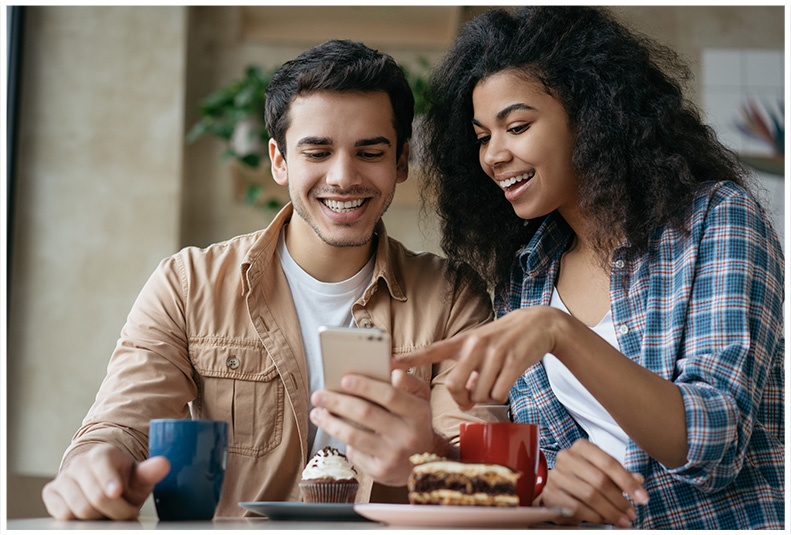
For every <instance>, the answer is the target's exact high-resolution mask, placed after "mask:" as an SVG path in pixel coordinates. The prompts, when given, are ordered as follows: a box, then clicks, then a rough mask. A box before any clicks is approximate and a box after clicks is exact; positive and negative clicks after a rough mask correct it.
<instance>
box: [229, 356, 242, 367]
mask: <svg viewBox="0 0 791 535" xmlns="http://www.w3.org/2000/svg"><path fill="white" fill-rule="evenodd" d="M239 364H241V362H239V359H238V358H236V357H235V356H230V357H228V360H226V361H225V365H226V366H228V369H230V370H235V369H236V368H238V367H239Z"/></svg>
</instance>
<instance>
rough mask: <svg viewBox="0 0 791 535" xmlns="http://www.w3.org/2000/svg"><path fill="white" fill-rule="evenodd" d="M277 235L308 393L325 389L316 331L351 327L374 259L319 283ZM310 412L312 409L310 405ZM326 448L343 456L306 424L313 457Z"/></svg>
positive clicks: (331, 441) (340, 446) (338, 446)
mask: <svg viewBox="0 0 791 535" xmlns="http://www.w3.org/2000/svg"><path fill="white" fill-rule="evenodd" d="M283 228H284V230H283V231H281V232H280V237H279V239H278V242H277V253H278V256H280V265H281V266H282V268H283V272H284V273H285V274H286V279H287V280H288V286H289V288H290V289H291V296H292V298H293V299H294V306H295V307H296V309H297V317H298V318H299V328H300V331H301V332H302V344H303V346H304V348H305V358H306V361H307V368H308V383H309V385H310V392H311V393H313V392H315V391H316V390H321V389H323V388H324V367H323V365H322V361H321V349H320V347H319V327H321V326H322V325H328V326H332V327H354V326H355V323H354V317H353V316H352V305H353V304H354V303H355V302H356V301H357V300H358V299H359V298H360V297H361V296H362V295H363V292H365V289H366V288H367V287H368V284H369V283H370V282H371V277H372V276H373V272H374V260H375V258H376V256H375V255H373V256H371V259H370V260H369V261H368V263H367V264H366V265H365V266H364V267H363V268H362V269H361V270H360V271H359V272H358V273H357V274H356V275H354V276H353V277H351V278H350V279H347V280H345V281H342V282H321V281H318V280H316V279H314V278H313V277H311V276H310V275H309V274H308V273H306V272H305V270H303V269H302V268H301V267H299V264H297V263H296V262H295V261H294V259H293V258H291V255H290V254H288V248H287V247H286V240H285V227H283ZM310 408H311V409H312V408H313V406H312V405H311V406H310ZM325 446H332V447H334V448H336V449H337V450H338V451H340V452H341V453H345V451H346V444H344V443H342V442H340V441H338V440H337V439H335V438H333V437H331V436H329V435H328V434H326V433H325V432H324V431H322V430H321V429H318V428H317V427H316V426H315V425H313V423H312V422H310V420H308V447H309V448H310V455H309V456H308V457H312V456H313V455H315V454H316V452H318V451H319V450H321V449H322V448H324V447H325Z"/></svg>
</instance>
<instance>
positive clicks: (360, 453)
mask: <svg viewBox="0 0 791 535" xmlns="http://www.w3.org/2000/svg"><path fill="white" fill-rule="evenodd" d="M335 331H336V332H337V330H335ZM348 331H353V332H351V333H348V334H346V335H342V336H345V337H346V338H347V344H345V345H344V344H341V346H342V347H343V348H344V349H340V348H339V347H338V346H333V347H334V349H330V345H331V344H325V343H324V341H323V340H322V355H323V359H324V369H325V381H326V384H325V390H321V391H317V392H314V393H313V395H312V397H311V403H312V404H313V405H314V407H315V408H314V409H313V410H312V411H311V413H310V418H311V421H312V422H313V423H314V424H315V425H317V426H318V427H321V428H322V429H324V431H326V432H327V433H329V434H330V435H332V436H334V437H335V438H337V439H339V440H341V441H342V442H344V443H346V445H347V450H346V455H347V456H348V457H349V460H351V461H352V462H353V463H354V464H355V465H356V466H357V467H358V468H360V469H361V470H363V471H365V472H366V473H367V474H369V475H370V476H372V477H373V478H374V479H375V480H376V481H378V482H379V483H383V484H385V485H392V486H401V485H406V482H407V479H408V477H409V473H410V472H411V469H412V465H411V463H410V462H409V456H410V455H412V454H414V453H422V452H427V451H434V452H436V453H439V454H445V453H447V451H448V449H450V445H449V444H448V443H447V441H446V440H445V439H444V438H442V437H440V436H439V435H436V434H435V432H434V429H433V427H432V415H431V405H430V402H429V400H430V386H429V384H428V383H426V382H425V381H423V380H421V379H419V378H417V377H413V376H411V375H409V374H407V373H406V372H405V371H403V370H395V371H393V372H392V374H391V373H390V372H389V369H390V358H391V348H390V341H389V336H388V335H387V333H383V332H382V331H373V333H372V330H371V329H348ZM359 331H362V332H359ZM369 333H370V334H373V338H372V339H370V340H369V339H368V337H367V336H368V334H369ZM380 334H383V335H384V336H382V338H381V339H380V338H379V335H380ZM359 335H364V336H363V339H359ZM325 336H326V335H325ZM355 337H357V338H355ZM330 338H332V336H331V337H330ZM350 338H354V339H355V340H356V341H353V342H349V341H348V340H349V339H350ZM383 344H386V348H385V349H386V350H384V351H383V347H382V346H383ZM325 348H326V350H325ZM379 359H381V360H382V362H379ZM338 361H344V363H342V364H341V363H339V362H338ZM354 361H358V362H359V361H364V365H360V366H356V367H355V366H352V365H351V364H350V363H351V362H354ZM374 361H375V362H374ZM338 367H341V368H342V369H343V370H344V373H343V375H342V378H341V380H340V389H334V390H331V389H330V388H329V386H330V384H332V380H327V374H328V373H332V371H333V370H337V369H338ZM382 369H385V370H387V373H386V374H384V373H381V370H382ZM371 370H379V372H372V371H371ZM371 375H374V376H375V377H371ZM333 386H334V385H333ZM350 422H351V423H350Z"/></svg>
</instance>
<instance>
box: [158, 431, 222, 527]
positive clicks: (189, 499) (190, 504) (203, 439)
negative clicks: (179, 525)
mask: <svg viewBox="0 0 791 535" xmlns="http://www.w3.org/2000/svg"><path fill="white" fill-rule="evenodd" d="M148 450H149V456H151V457H154V456H155V455H163V456H165V457H166V458H167V459H168V461H170V472H168V475H167V476H165V479H163V480H162V481H160V482H159V483H157V484H156V486H155V487H154V504H155V505H156V508H157V515H158V516H159V519H160V520H211V519H212V517H214V511H215V510H216V509H217V504H218V503H219V501H220V494H221V492H222V483H223V479H224V477H225V465H226V462H227V459H228V422H215V421H212V420H170V419H161V420H151V423H150V425H149V431H148Z"/></svg>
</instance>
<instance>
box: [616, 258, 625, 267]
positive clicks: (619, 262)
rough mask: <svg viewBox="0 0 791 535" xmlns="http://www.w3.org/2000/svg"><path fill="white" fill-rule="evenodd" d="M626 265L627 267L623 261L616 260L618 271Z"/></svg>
mask: <svg viewBox="0 0 791 535" xmlns="http://www.w3.org/2000/svg"><path fill="white" fill-rule="evenodd" d="M624 265H626V264H624V261H623V260H616V261H615V267H617V268H618V269H623V267H624Z"/></svg>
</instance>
